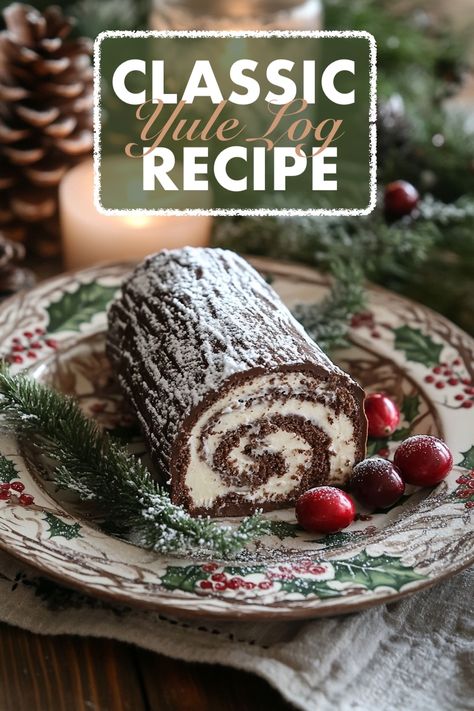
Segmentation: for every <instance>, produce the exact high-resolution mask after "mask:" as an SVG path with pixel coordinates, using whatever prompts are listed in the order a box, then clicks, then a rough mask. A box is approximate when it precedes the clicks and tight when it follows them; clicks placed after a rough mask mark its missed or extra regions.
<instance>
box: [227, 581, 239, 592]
mask: <svg viewBox="0 0 474 711" xmlns="http://www.w3.org/2000/svg"><path fill="white" fill-rule="evenodd" d="M227 587H228V588H229V590H238V589H239V588H240V582H239V580H238V579H237V578H231V579H230V580H229V581H228V583H227Z"/></svg>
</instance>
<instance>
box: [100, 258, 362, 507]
mask: <svg viewBox="0 0 474 711" xmlns="http://www.w3.org/2000/svg"><path fill="white" fill-rule="evenodd" d="M107 348H108V354H109V356H110V359H111V361H112V364H113V367H114V370H115V371H116V373H117V375H118V379H119V382H120V384H121V387H122V389H123V391H124V393H125V395H126V397H127V399H128V400H129V402H130V403H131V405H132V406H133V408H134V410H135V411H136V413H137V415H138V418H139V421H140V425H141V427H142V429H143V433H144V435H145V438H146V441H147V445H148V448H149V450H150V453H151V456H152V460H153V463H154V465H155V466H156V468H157V469H158V471H159V472H160V473H161V474H162V475H164V476H165V477H166V481H167V482H168V484H169V485H170V488H171V499H172V501H173V502H174V503H176V504H183V505H184V506H185V507H186V508H187V509H188V510H189V511H190V512H191V513H193V514H210V515H213V516H222V515H231V516H232V515H244V514H248V513H250V512H252V511H254V510H255V509H256V508H262V509H264V510H267V511H268V510H271V509H276V508H281V507H286V506H290V505H293V504H294V503H295V501H296V499H297V497H298V496H299V494H301V493H302V492H304V491H306V490H307V489H309V488H311V487H313V486H318V485H321V484H334V485H343V484H344V483H345V482H346V481H347V479H348V477H349V474H350V472H351V469H352V466H353V465H354V463H355V462H358V461H359V460H360V459H362V458H363V457H364V454H365V444H366V419H365V415H364V412H363V398H364V393H363V391H362V389H361V388H360V387H359V386H358V385H357V384H356V383H355V382H354V381H353V380H352V379H351V378H350V377H349V375H347V374H346V373H344V372H343V371H342V370H340V369H339V368H338V367H336V366H335V365H334V364H333V363H332V362H331V361H330V360H329V358H328V357H327V356H326V355H325V354H324V353H323V352H322V351H321V349H320V348H319V347H318V346H317V345H316V344H315V343H314V342H313V341H312V340H311V339H310V337H309V336H308V335H307V334H306V333H305V331H304V330H303V328H302V327H301V326H300V324H298V322H297V321H296V320H295V319H294V318H293V316H292V315H291V313H290V312H289V311H288V309H287V308H286V306H285V305H284V304H283V303H282V302H281V301H280V299H279V297H278V296H277V294H276V293H275V292H274V291H273V289H272V288H271V287H270V286H269V285H268V284H267V283H266V282H265V281H264V279H263V278H262V277H261V276H260V275H259V274H258V273H257V272H256V271H255V270H254V269H253V268H252V267H251V266H250V265H249V264H248V263H247V262H246V261H245V260H244V259H242V258H241V257H239V256H238V255H236V254H235V253H233V252H230V251H225V250H221V249H197V248H185V249H177V250H172V251H167V250H165V251H163V252H159V253H158V254H155V255H152V256H150V257H148V258H147V259H146V260H145V261H144V262H143V263H142V264H140V265H139V266H138V267H137V268H136V269H135V271H134V272H133V273H132V275H131V276H130V277H129V278H128V279H127V280H126V282H125V284H124V285H123V289H122V293H121V296H120V297H119V298H118V299H117V300H116V301H115V302H114V303H113V304H112V306H111V308H110V311H109V332H108V345H107Z"/></svg>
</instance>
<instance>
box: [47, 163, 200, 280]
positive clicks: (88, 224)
mask: <svg viewBox="0 0 474 711" xmlns="http://www.w3.org/2000/svg"><path fill="white" fill-rule="evenodd" d="M93 184H94V170H93V162H92V160H88V161H85V162H84V163H80V164H79V165H77V166H75V167H74V168H72V170H70V171H69V172H68V173H67V174H66V175H65V176H64V178H63V180H62V181H61V185H60V188H59V209H60V217H61V233H62V243H63V254H64V261H65V265H66V268H67V269H83V268H84V267H89V266H92V265H94V264H99V263H103V262H117V261H118V262H120V261H128V260H139V259H142V258H143V257H145V256H146V255H147V254H152V253H153V252H158V251H159V250H160V249H164V248H168V249H173V248H175V247H184V246H192V247H202V246H206V245H208V244H209V238H210V233H211V226H212V217H209V216H204V217H194V216H187V215H182V216H181V215H179V216H176V217H175V216H169V217H168V216H165V215H146V214H144V215H140V214H137V215H132V214H130V215H123V216H115V215H102V214H101V213H100V212H98V211H97V210H96V208H95V206H94V198H93V194H94V188H93Z"/></svg>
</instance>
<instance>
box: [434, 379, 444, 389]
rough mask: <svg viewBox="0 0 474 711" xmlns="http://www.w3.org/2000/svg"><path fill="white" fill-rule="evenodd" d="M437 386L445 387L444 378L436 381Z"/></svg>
mask: <svg viewBox="0 0 474 711" xmlns="http://www.w3.org/2000/svg"><path fill="white" fill-rule="evenodd" d="M436 387H437V388H438V390H442V389H443V388H444V383H443V381H442V380H438V382H437V383H436Z"/></svg>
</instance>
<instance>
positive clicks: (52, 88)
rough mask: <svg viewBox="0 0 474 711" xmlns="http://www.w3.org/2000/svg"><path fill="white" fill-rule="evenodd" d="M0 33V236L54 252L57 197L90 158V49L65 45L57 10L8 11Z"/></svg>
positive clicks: (77, 43) (80, 43) (86, 43)
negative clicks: (68, 176) (76, 166)
mask: <svg viewBox="0 0 474 711" xmlns="http://www.w3.org/2000/svg"><path fill="white" fill-rule="evenodd" d="M3 16H4V20H5V24H6V29H5V30H4V31H3V32H0V165H1V167H0V229H1V230H2V232H3V234H4V235H5V236H6V237H9V238H11V239H14V240H19V241H22V240H23V239H25V238H26V237H28V238H29V240H30V243H31V245H32V247H34V248H35V249H36V251H37V252H39V253H40V254H41V255H42V256H49V255H50V254H53V253H54V252H55V251H56V252H57V251H58V250H59V245H58V241H57V235H58V229H57V226H58V210H57V191H58V185H59V181H60V180H61V178H62V176H63V175H64V173H65V172H66V170H67V169H68V167H69V166H70V165H71V164H73V163H75V162H77V161H78V160H79V159H80V158H82V157H83V156H84V155H86V154H88V153H90V151H91V150H92V104H93V93H92V67H91V60H90V55H91V51H92V47H91V42H90V40H88V39H85V38H80V39H71V38H69V39H68V37H69V34H70V32H71V28H72V20H70V19H69V18H66V17H65V16H64V15H63V13H62V10H61V9H60V8H59V7H56V6H51V7H48V8H47V9H46V10H45V11H44V13H40V12H39V11H38V10H36V9H35V8H33V7H31V6H30V5H23V4H21V3H14V4H12V5H9V6H8V7H7V8H6V9H5V10H4V11H3Z"/></svg>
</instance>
